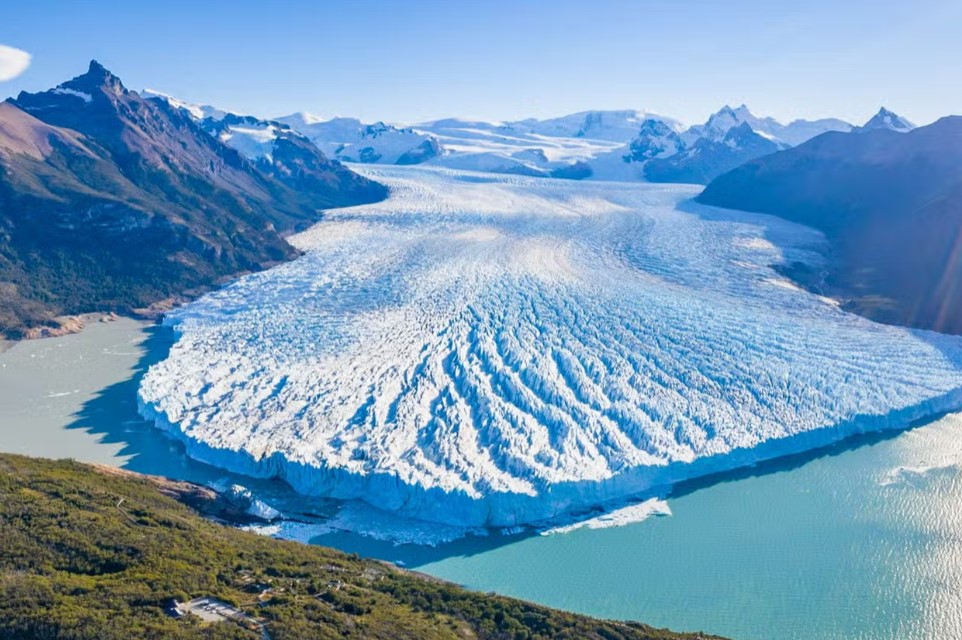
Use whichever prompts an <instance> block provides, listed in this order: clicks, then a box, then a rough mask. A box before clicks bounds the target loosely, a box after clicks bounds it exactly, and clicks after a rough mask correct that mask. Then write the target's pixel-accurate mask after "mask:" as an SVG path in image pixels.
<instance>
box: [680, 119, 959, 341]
mask: <svg viewBox="0 0 962 640" xmlns="http://www.w3.org/2000/svg"><path fill="white" fill-rule="evenodd" d="M911 126H912V125H911V124H910V123H907V122H906V121H905V120H904V119H902V118H899V117H898V116H896V115H895V114H892V113H891V112H889V111H887V110H884V109H883V110H882V111H881V112H880V113H879V115H878V116H876V117H875V118H873V119H872V120H871V121H870V122H869V123H868V124H867V125H866V126H864V127H861V128H858V129H856V130H854V131H852V132H850V133H827V134H825V135H822V136H818V137H816V138H814V139H812V140H810V141H808V142H806V143H804V144H802V145H799V146H798V147H795V148H793V149H787V150H783V151H780V152H778V153H774V154H771V155H767V156H764V157H760V158H757V159H755V160H753V161H751V162H748V163H746V164H744V165H742V166H740V167H738V168H736V169H734V170H733V171H731V172H729V173H727V174H725V175H723V176H721V177H719V178H717V179H716V180H714V181H713V182H712V183H710V184H709V185H708V187H707V188H706V189H705V191H704V192H703V193H702V194H701V196H699V198H698V199H699V200H700V201H701V202H704V203H707V204H712V205H717V206H722V207H728V208H732V209H742V210H747V211H759V212H763V213H770V214H774V215H777V216H781V217H783V218H787V219H789V220H793V221H795V222H800V223H802V224H805V225H809V226H812V227H815V228H817V229H820V230H822V231H823V232H824V233H825V234H826V236H827V237H828V239H829V240H830V241H831V242H832V245H833V248H834V255H833V261H832V267H831V271H830V272H829V273H828V274H827V277H826V278H823V277H822V275H821V274H807V280H808V282H809V284H810V285H812V286H817V287H819V288H821V289H822V290H827V292H828V293H831V294H833V295H837V296H839V297H842V298H844V299H845V300H846V304H847V305H848V307H849V308H850V309H851V310H853V311H858V312H860V313H863V314H865V315H868V316H870V317H872V318H874V319H877V320H881V321H886V322H893V323H898V324H908V325H912V326H918V327H923V328H929V329H935V330H938V331H944V332H950V333H962V264H960V256H962V243H960V240H962V238H960V234H962V117H958V116H953V117H946V118H942V119H941V120H939V121H937V122H935V123H934V124H931V125H928V126H925V127H919V128H915V129H912V128H911ZM795 275H796V276H797V277H800V278H803V279H804V278H806V274H804V273H796V274H795Z"/></svg>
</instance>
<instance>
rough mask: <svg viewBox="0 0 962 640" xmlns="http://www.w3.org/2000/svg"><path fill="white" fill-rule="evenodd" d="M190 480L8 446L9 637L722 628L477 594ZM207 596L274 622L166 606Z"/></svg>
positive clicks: (3, 488)
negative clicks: (278, 528) (248, 509)
mask: <svg viewBox="0 0 962 640" xmlns="http://www.w3.org/2000/svg"><path fill="white" fill-rule="evenodd" d="M184 485H185V483H173V482H169V481H163V480H161V479H147V478H140V477H136V476H135V475H133V474H126V473H122V472H117V471H116V470H99V471H98V470H97V469H95V468H92V467H88V466H85V465H81V464H78V463H75V462H70V461H62V462H51V461H46V460H35V459H29V458H24V457H20V456H12V455H0V497H2V500H0V539H2V540H3V545H2V546H0V576H2V577H0V637H3V638H17V639H18V640H61V639H62V640H67V639H70V640H121V639H123V640H126V639H128V638H165V639H187V638H206V639H208V640H212V639H226V638H232V639H238V640H239V639H241V638H245V639H250V640H257V639H258V638H264V637H270V638H273V640H304V639H306V638H365V639H367V638H371V639H377V638H385V639H386V638H411V639H419V640H420V639H443V638H451V639H459V638H460V639H467V638H490V639H492V640H495V639H502V638H529V639H535V638H544V639H547V638H570V639H575V638H578V639H581V638H584V639H588V640H601V639H605V640H629V639H634V640H685V639H691V640H695V639H696V638H702V639H703V640H709V637H708V636H704V635H700V634H699V635H695V634H677V633H672V632H670V631H666V630H659V629H653V628H651V627H648V626H646V625H641V624H636V623H620V622H605V621H599V620H592V619H590V618H587V617H585V616H579V615H574V614H568V613H564V612H561V611H556V610H552V609H548V608H546V607H540V606H537V605H534V604H529V603H526V602H522V601H519V600H513V599H511V598H505V597H500V596H494V595H482V594H478V593H472V592H470V591H466V590H464V589H461V588H458V587H456V586H454V585H451V584H448V583H444V582H441V581H439V580H433V579H431V578H428V577H425V576H419V575H416V574H412V573H408V572H406V571H401V570H399V569H395V568H394V567H392V566H390V565H386V564H383V563H380V562H374V561H369V560H361V559H359V558H358V557H357V556H348V555H346V554H343V553H340V552H337V551H334V550H331V549H325V548H322V547H316V546H309V545H303V544H298V543H291V542H283V541H279V540H273V539H270V538H265V537H261V536H258V535H255V534H252V533H244V532H242V531H238V530H236V529H231V528H227V527H223V526H220V525H217V524H214V523H211V522H208V521H206V520H204V519H202V518H201V517H200V516H198V515H197V514H196V513H195V512H193V511H191V510H190V509H188V508H186V507H184V506H183V505H181V504H179V503H177V502H176V501H175V500H173V499H172V498H170V497H167V496H168V495H177V494H181V493H184V492H187V493H188V494H189V495H190V496H191V497H192V498H197V497H198V496H201V497H203V495H204V494H209V493H210V492H209V491H206V490H205V489H203V488H193V489H191V487H190V485H187V486H186V487H185V486H184ZM162 494H164V495H162ZM205 596H206V597H210V596H213V597H216V598H219V599H221V600H223V601H226V602H228V603H230V604H232V605H234V606H237V607H239V608H240V609H242V610H243V611H244V612H245V613H247V614H248V615H250V616H252V617H256V622H255V624H263V625H264V627H263V631H264V632H266V633H267V634H268V635H262V630H261V629H260V628H247V627H245V626H243V625H242V624H240V623H234V622H232V621H227V620H224V621H221V622H215V623H212V624H201V622H200V620H199V619H198V618H196V617H195V616H192V615H188V616H185V617H184V618H181V619H175V618H173V617H170V616H169V615H167V614H166V613H165V607H167V606H168V605H169V604H170V603H171V601H173V600H174V599H177V600H180V601H186V600H188V599H190V598H194V597H205Z"/></svg>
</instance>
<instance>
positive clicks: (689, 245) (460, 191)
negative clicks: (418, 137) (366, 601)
mask: <svg viewBox="0 0 962 640" xmlns="http://www.w3.org/2000/svg"><path fill="white" fill-rule="evenodd" d="M363 173H364V174H365V175H368V176H370V177H371V178H374V179H376V180H379V181H382V182H384V183H386V184H388V185H389V186H390V187H391V190H392V196H391V197H390V198H389V199H388V200H387V201H385V202H382V203H378V204H374V205H367V206H362V207H355V208H350V209H340V210H336V211H332V212H329V213H328V215H327V216H326V218H325V220H324V221H323V222H321V223H319V224H317V225H316V226H314V227H313V228H312V229H310V230H309V231H307V232H305V233H303V234H300V235H298V236H295V237H294V242H295V243H296V245H297V246H298V247H300V248H301V249H303V250H304V251H305V252H306V254H305V255H304V256H303V257H302V258H300V259H298V260H296V261H294V262H291V263H288V264H285V265H282V266H279V267H276V268H274V269H271V270H270V271H267V272H263V273H259V274H255V275H251V276H247V277H244V278H242V279H240V280H239V281H237V282H236V283H234V284H232V285H230V286H228V287H226V288H224V289H222V290H220V291H217V292H215V293H212V294H209V295H207V296H205V297H204V298H202V299H200V300H198V301H196V302H194V303H192V304H190V305H187V306H186V307H184V308H182V309H180V310H178V311H176V312H174V313H172V314H171V315H170V317H169V318H168V319H167V322H168V323H170V324H172V325H173V326H174V327H175V329H176V331H177V332H178V333H179V339H178V341H177V343H176V345H175V346H174V347H173V349H172V351H171V352H170V354H169V357H168V358H167V359H166V360H164V361H162V362H160V363H158V364H156V365H154V366H153V367H151V369H150V370H149V372H148V373H147V375H146V376H145V377H144V379H143V381H142V383H141V387H140V391H139V395H140V401H141V409H142V412H143V413H144V415H145V416H148V417H150V418H153V419H154V420H155V421H156V422H157V424H158V426H160V427H162V428H164V429H166V430H168V431H169V432H170V433H171V434H172V435H174V436H175V437H177V438H179V439H180V440H182V441H183V442H184V443H185V444H186V447H187V450H188V452H189V454H190V455H191V456H193V457H195V458H197V459H200V460H203V461H205V462H208V463H211V464H214V465H219V466H221V467H224V468H229V469H232V470H235V471H238V472H241V473H245V474H248V475H253V476H280V477H282V478H284V479H285V480H286V481H287V482H288V483H290V484H291V485H292V486H293V487H294V488H295V489H296V490H297V491H299V492H301V493H303V494H305V495H316V496H329V497H335V498H343V499H353V498H358V499H361V500H364V501H366V502H368V503H370V504H372V505H374V506H376V507H379V508H381V509H384V510H388V511H395V512H397V513H399V514H401V515H404V516H409V517H415V518H421V519H426V520H434V521H439V522H444V523H447V524H456V525H459V526H490V527H506V526H512V525H516V524H520V523H530V522H541V521H545V520H548V519H552V518H557V517H559V516H563V515H565V514H572V513H578V512H585V511H588V510H590V509H592V508H593V507H596V506H598V505H606V506H615V507H617V506H622V507H623V506H624V505H626V504H629V503H631V502H632V501H637V500H639V499H641V498H645V497H650V496H651V495H653V493H652V492H653V491H654V490H655V489H656V488H657V487H662V486H664V485H666V484H668V483H672V482H675V481H678V480H682V479H685V478H690V477H693V476H698V475H703V474H706V473H711V472H715V471H720V470H725V469H729V468H732V467H736V466H741V465H746V464H751V463H753V462H756V461H758V460H760V459H764V458H770V457H775V456H779V455H785V454H788V453H792V452H797V451H801V450H805V449H810V448H812V447H817V446H821V445H825V444H828V443H830V442H833V441H836V440H839V439H841V438H843V437H846V436H849V435H851V434H854V433H859V432H864V431H870V430H878V429H889V428H900V427H905V426H907V425H908V424H909V423H910V422H912V421H914V420H917V419H921V418H924V417H927V416H930V415H933V414H936V413H940V412H943V411H947V410H951V409H957V408H959V407H960V406H962V340H960V339H959V338H957V337H950V336H942V335H938V334H932V333H927V332H921V331H912V330H908V329H903V328H898V327H890V326H883V325H878V324H874V323H871V322H869V321H867V320H864V319H862V318H860V317H857V316H853V315H849V314H846V313H843V312H842V311H840V310H839V309H838V308H837V306H836V305H835V304H833V303H832V301H830V300H826V299H823V298H819V297H818V296H815V295H812V294H809V293H807V292H804V291H801V290H799V289H798V288H796V287H794V286H792V285H791V284H790V283H788V282H787V281H786V280H784V279H783V278H781V277H780V276H779V275H778V274H777V272H776V271H775V270H773V269H772V268H771V265H772V264H777V263H781V262H785V261H808V262H817V261H818V260H820V259H821V258H820V253H819V251H820V249H821V247H822V242H823V239H822V237H821V236H820V235H819V234H817V233H816V232H814V231H812V230H810V229H807V228H805V227H800V226H797V225H793V224H790V223H787V222H784V221H781V220H778V219H776V218H771V217H768V216H762V215H754V214H747V213H738V212H732V211H724V210H720V209H713V208H710V207H704V206H700V205H695V204H692V203H691V202H690V201H689V199H690V198H691V197H692V196H694V195H695V194H696V193H697V189H696V188H694V187H688V186H680V185H651V184H634V183H616V182H611V183H604V182H590V183H586V182H573V181H565V180H550V179H540V178H526V177H519V176H509V175H491V174H480V173H468V172H459V171H454V170H447V169H438V168H424V167H417V168H415V167H377V166H370V167H366V168H364V169H363ZM595 515H597V514H595Z"/></svg>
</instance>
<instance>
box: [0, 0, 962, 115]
mask: <svg viewBox="0 0 962 640" xmlns="http://www.w3.org/2000/svg"><path fill="white" fill-rule="evenodd" d="M2 13H3V20H2V21H0V44H3V45H9V46H13V47H17V48H19V49H22V50H25V51H27V52H29V53H30V54H31V56H32V63H31V65H30V66H29V68H28V69H27V70H26V71H25V72H24V73H23V74H21V75H20V76H19V77H16V78H14V79H13V80H9V81H6V82H0V94H2V95H4V96H6V95H11V94H15V93H16V92H18V91H20V90H23V89H25V90H38V89H42V88H47V87H49V86H52V85H54V84H57V83H58V82H60V81H62V80H65V79H67V78H69V77H72V76H74V75H77V74H78V73H80V72H82V71H83V70H85V68H86V64H87V62H88V61H89V60H90V59H91V58H96V59H98V60H100V61H101V62H102V63H103V64H104V65H105V66H107V67H108V68H109V69H111V70H112V71H114V72H115V73H116V74H117V75H119V76H120V77H121V78H122V79H123V80H124V82H125V84H127V86H128V87H130V88H133V89H141V88H144V87H150V88H154V89H157V90H160V91H163V92H165V93H170V94H172V95H175V96H177V97H180V98H183V99H186V100H189V101H192V102H201V103H209V104H214V105H217V106H221V107H224V108H228V109H232V110H236V111H239V112H243V113H252V114H255V115H259V116H279V115H285V114H287V113H291V112H293V111H302V110H303V111H310V112H313V113H317V114H319V115H322V116H333V115H354V116H359V117H362V118H364V119H365V120H375V119H381V120H388V121H402V122H403V121H407V122H412V121H418V120H425V119H431V118H438V117H444V116H462V117H476V118H482V119H489V120H498V119H516V118H521V117H527V116H535V117H547V116H554V115H562V114H565V113H570V112H574V111H580V110H585V109H607V108H638V109H647V110H650V111H654V112H657V113H663V114H666V115H671V116H675V117H677V118H680V119H682V120H683V121H686V122H697V121H701V120H703V119H704V118H705V117H706V116H707V115H708V114H709V113H711V112H712V111H715V110H717V108H718V107H720V106H721V105H722V104H725V103H731V104H740V103H746V104H748V105H749V106H750V107H751V108H752V109H753V110H754V111H755V112H756V113H759V114H763V115H773V116H775V117H777V118H779V119H782V120H789V119H792V118H796V117H818V116H829V115H831V116H838V117H842V118H845V119H848V120H851V121H856V122H860V121H862V120H865V119H866V118H868V117H869V116H870V115H871V114H872V113H874V112H875V111H876V110H877V109H878V107H879V106H880V105H882V104H884V105H885V106H887V107H889V108H891V109H893V110H895V111H897V112H900V113H902V114H903V115H906V116H907V117H909V118H910V119H914V120H916V121H917V122H919V123H926V122H930V121H932V120H934V119H936V118H938V117H939V116H941V115H945V114H948V113H955V114H958V113H962V82H960V81H959V80H960V77H962V76H960V74H959V70H960V69H962V37H960V35H959V27H960V25H962V2H960V1H959V0H917V1H915V2H905V1H904V0H901V1H899V2H895V1H889V0H877V1H875V2H869V1H868V0H807V1H794V0H781V1H776V0H767V1H762V0H727V1H724V2H723V1H719V0H715V1H709V0H689V1H686V0H625V1H620V0H590V1H583V2H573V1H566V0H553V1H550V2H549V1H547V0H545V1H534V0H528V1H525V0H516V1H515V2H508V1H502V0H489V1H486V2H467V1H462V0H448V1H447V2H440V1H438V2H435V1H426V0H424V1H418V0H409V1H406V2H402V1H394V2H390V1H382V0H355V1H353V2H347V1H344V2H342V1H339V0H323V1H315V2H306V1H303V2H296V1H293V0H277V1H274V2H270V3H266V2H244V1H234V2H215V1H209V2H197V1H196V0H192V1H190V2H181V1H180V0H167V1H165V2H125V3H118V2H116V0H112V1H109V2H107V1H98V0H87V1H85V0H73V1H70V2H67V1H44V0H35V1H32V2H9V3H7V6H5V7H4V9H3V11H2Z"/></svg>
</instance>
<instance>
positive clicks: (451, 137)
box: [414, 110, 682, 179]
mask: <svg viewBox="0 0 962 640" xmlns="http://www.w3.org/2000/svg"><path fill="white" fill-rule="evenodd" d="M647 121H656V122H662V123H664V124H665V125H666V126H667V127H669V128H670V129H672V130H681V128H682V127H681V125H680V124H679V123H678V122H677V121H675V120H673V119H671V118H666V117H664V116H660V115H656V114H651V113H646V112H644V111H636V110H614V111H583V112H579V113H574V114H571V115H567V116H561V117H559V118H549V119H545V120H536V119H533V118H529V119H526V120H517V121H513V122H480V121H474V120H461V119H458V118H446V119H443V120H436V121H433V122H425V123H420V124H417V125H414V128H415V129H417V130H420V131H426V132H430V133H431V134H433V135H435V136H437V137H438V139H439V140H440V141H441V144H442V145H443V146H444V148H445V149H446V150H447V151H448V153H447V154H446V155H445V156H444V157H441V158H438V159H436V160H434V161H432V164H438V165H442V166H446V167H450V168H456V169H470V170H476V171H492V172H497V173H518V174H524V175H531V176H555V177H569V178H570V177H574V176H577V177H578V178H579V179H580V178H584V177H589V176H592V175H593V174H594V173H596V172H597V171H598V170H599V169H601V164H602V163H598V162H596V161H597V160H598V159H599V158H604V157H606V156H608V155H610V154H611V153H612V152H615V151H616V150H619V149H621V148H622V147H624V146H625V145H627V144H628V142H629V141H630V140H631V139H632V138H633V137H635V136H636V135H637V134H638V132H639V130H640V129H641V127H642V126H643V125H644V123H645V122H647ZM622 153H623V152H620V151H619V152H618V154H617V155H618V158H617V159H616V162H612V161H609V162H610V163H611V164H613V165H614V166H613V168H614V169H615V170H621V169H622V167H620V166H618V165H617V163H618V162H620V156H621V155H622ZM602 173H605V174H606V175H607V173H610V172H608V171H602ZM619 179H631V178H630V177H629V178H624V177H621V176H619Z"/></svg>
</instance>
